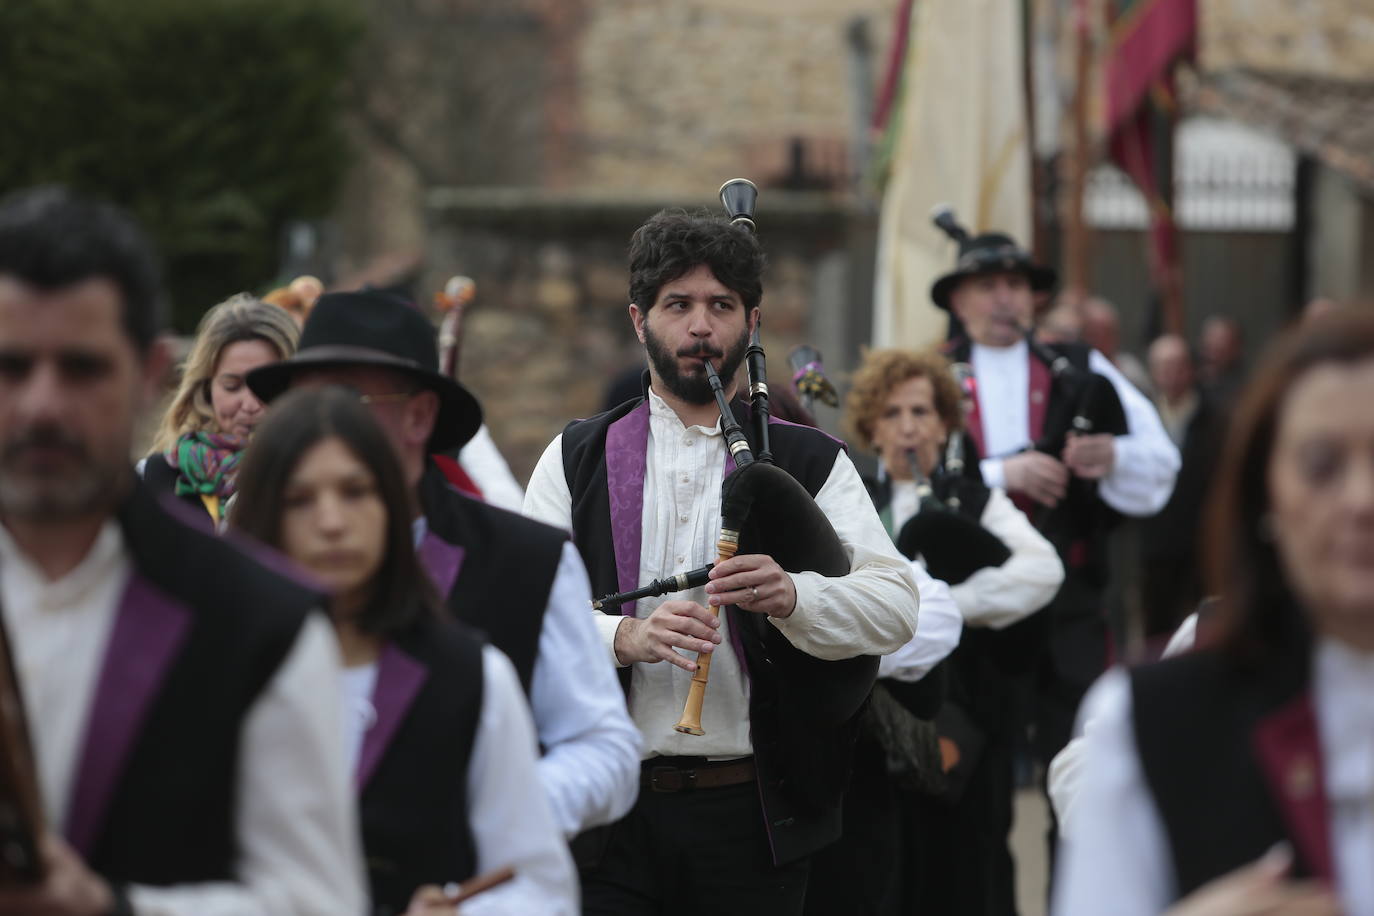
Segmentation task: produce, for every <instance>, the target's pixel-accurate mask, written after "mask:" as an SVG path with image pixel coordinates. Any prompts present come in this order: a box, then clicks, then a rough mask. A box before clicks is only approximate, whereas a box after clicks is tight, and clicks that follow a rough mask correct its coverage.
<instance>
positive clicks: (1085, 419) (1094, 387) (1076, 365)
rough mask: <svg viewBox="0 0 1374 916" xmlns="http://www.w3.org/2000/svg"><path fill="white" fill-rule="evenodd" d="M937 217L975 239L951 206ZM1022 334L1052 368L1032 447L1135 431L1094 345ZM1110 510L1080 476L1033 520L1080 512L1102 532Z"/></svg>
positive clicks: (946, 228) (1082, 525)
mask: <svg viewBox="0 0 1374 916" xmlns="http://www.w3.org/2000/svg"><path fill="white" fill-rule="evenodd" d="M931 221H932V222H933V223H934V224H935V226H936V227H938V228H939V229H940V230H941V231H943V232H944V233H945V234H946V235H947V236H949V237H950V238H951V239H953V240H954V241H955V242H956V243H957V244H959V245H960V247H961V248H962V247H963V246H964V245H965V244H966V243H967V242H969V241H970V236H969V233H968V231H967V230H966V229H965V228H964V227H963V226H961V225H960V224H959V222H958V220H957V219H956V218H955V215H954V212H953V211H952V210H951V209H950V208H949V207H947V206H944V205H941V206H939V207H936V208H935V210H934V211H933V212H932V214H931ZM990 257H992V258H993V260H992V261H990V262H988V263H987V264H983V265H975V268H978V269H986V270H1005V269H1014V267H1013V268H1008V267H1007V265H1006V259H1007V258H1008V254H1007V252H1001V251H998V252H993V253H992V255H990ZM1010 257H1011V260H1012V262H1013V264H1017V263H1021V264H1025V263H1029V257H1030V256H1029V255H1028V254H1026V253H1025V252H1022V251H1020V250H1019V249H1016V250H1013V251H1012V252H1011V254H1010ZM1021 333H1022V336H1023V337H1024V339H1025V341H1026V346H1027V348H1028V349H1029V351H1030V354H1031V357H1032V358H1033V359H1035V360H1037V361H1039V362H1040V363H1042V364H1043V365H1044V366H1045V367H1046V368H1047V369H1048V370H1049V373H1050V380H1051V381H1050V385H1051V387H1050V392H1049V398H1048V403H1047V405H1046V410H1045V416H1044V421H1043V423H1042V425H1041V431H1040V435H1039V437H1038V438H1037V439H1036V440H1035V441H1034V442H1033V443H1032V444H1031V446H1030V448H1031V449H1033V450H1035V451H1038V452H1043V453H1045V454H1047V455H1050V456H1052V457H1054V458H1055V459H1056V460H1058V459H1060V457H1061V455H1062V453H1063V451H1064V447H1065V445H1066V444H1067V442H1068V441H1069V439H1070V437H1072V436H1076V435H1082V436H1086V435H1094V434H1099V433H1104V434H1108V435H1113V436H1120V435H1125V434H1126V433H1127V432H1129V431H1130V427H1129V425H1128V424H1127V422H1126V411H1125V408H1123V407H1122V405H1121V398H1120V397H1119V396H1118V395H1117V393H1116V389H1115V388H1114V387H1112V383H1111V382H1110V381H1109V380H1108V379H1106V378H1105V377H1103V376H1101V375H1099V374H1097V373H1096V372H1093V371H1092V370H1091V369H1089V368H1088V358H1089V353H1090V350H1089V349H1088V348H1087V347H1084V346H1082V345H1055V346H1052V345H1050V344H1047V343H1045V342H1044V341H1042V340H1040V339H1039V338H1037V337H1036V336H1035V329H1034V328H1033V327H1026V328H1022V329H1021ZM971 374H972V373H971V371H970V372H969V373H968V376H969V377H968V378H965V379H961V382H962V383H963V384H964V385H967V384H970V383H971V382H970V378H971ZM1110 515H1111V513H1110V511H1109V510H1106V509H1105V507H1104V506H1103V505H1102V503H1101V500H1099V499H1097V481H1096V480H1087V479H1083V478H1080V477H1077V476H1074V477H1071V478H1070V481H1069V488H1068V493H1067V494H1066V496H1065V498H1064V499H1062V500H1060V501H1059V503H1058V504H1057V505H1056V506H1055V507H1054V508H1050V507H1046V506H1041V507H1039V508H1038V509H1037V510H1036V512H1035V516H1034V517H1033V519H1032V521H1034V522H1035V525H1036V527H1037V528H1039V529H1041V530H1042V531H1046V530H1049V529H1053V528H1058V527H1060V525H1061V519H1063V518H1065V517H1073V516H1076V517H1078V519H1079V520H1080V522H1075V523H1074V524H1073V525H1071V527H1075V528H1079V529H1093V530H1094V531H1097V532H1101V530H1102V526H1103V525H1104V524H1106V523H1108V522H1109V521H1110V519H1109V518H1108V516H1110ZM1083 520H1087V521H1086V522H1083ZM1079 533H1080V534H1082V533H1083V531H1081V530H1080V532H1079ZM1060 546H1062V545H1060Z"/></svg>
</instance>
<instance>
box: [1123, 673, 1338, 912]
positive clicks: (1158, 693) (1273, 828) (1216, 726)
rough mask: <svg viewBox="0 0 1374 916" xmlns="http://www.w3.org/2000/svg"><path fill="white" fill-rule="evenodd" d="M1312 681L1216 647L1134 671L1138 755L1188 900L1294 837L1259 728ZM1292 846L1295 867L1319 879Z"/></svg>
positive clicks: (1298, 848) (1295, 845)
mask: <svg viewBox="0 0 1374 916" xmlns="http://www.w3.org/2000/svg"><path fill="white" fill-rule="evenodd" d="M1295 655H1296V653H1295ZM1305 683H1306V675H1305V672H1304V671H1303V670H1302V667H1301V666H1298V665H1290V666H1287V667H1286V668H1283V669H1276V668H1273V667H1267V668H1265V669H1262V670H1253V669H1246V668H1243V667H1241V666H1239V665H1238V664H1237V663H1236V662H1234V661H1233V660H1231V659H1230V658H1228V657H1227V656H1224V655H1222V654H1220V653H1218V652H1216V651H1214V650H1199V651H1197V652H1192V653H1188V654H1185V655H1181V656H1178V657H1177V658H1171V659H1166V660H1164V661H1162V662H1159V663H1157V664H1153V665H1146V666H1144V667H1141V668H1137V669H1135V670H1134V671H1132V672H1131V699H1132V706H1133V714H1134V727H1135V738H1136V748H1137V753H1138V754H1139V756H1140V763H1141V769H1142V770H1143V772H1144V776H1145V781H1146V783H1147V784H1148V785H1149V787H1150V792H1151V793H1152V794H1153V796H1154V800H1155V805H1156V807H1157V808H1158V809H1159V813H1160V816H1161V818H1162V819H1163V821H1164V827H1165V831H1166V833H1167V834H1168V838H1169V848H1170V852H1171V854H1172V857H1173V866H1174V874H1175V877H1176V879H1177V884H1178V893H1179V896H1180V897H1182V896H1184V895H1186V894H1188V893H1190V892H1191V891H1193V890H1196V889H1197V888H1199V887H1201V886H1202V885H1203V884H1205V883H1207V882H1208V881H1210V880H1212V879H1213V878H1217V877H1220V876H1221V875H1224V874H1226V873H1227V872H1230V871H1232V870H1233V869H1236V868H1239V867H1240V866H1242V865H1246V864H1249V863H1250V862H1253V861H1254V860H1255V859H1258V858H1259V857H1260V856H1262V855H1263V854H1264V853H1265V852H1266V851H1267V850H1268V849H1269V848H1270V847H1271V846H1273V845H1274V844H1275V843H1277V842H1279V841H1280V840H1290V841H1291V840H1292V837H1290V835H1289V832H1288V830H1287V828H1286V827H1285V825H1284V819H1283V817H1282V815H1281V814H1280V811H1279V809H1278V807H1277V806H1276V804H1275V802H1274V797H1273V795H1272V793H1271V792H1270V789H1269V786H1268V783H1267V782H1266V780H1265V777H1264V773H1263V771H1262V770H1261V767H1260V764H1259V762H1258V759H1257V757H1256V753H1255V729H1256V727H1257V725H1259V723H1260V722H1261V720H1263V719H1264V718H1265V717H1266V716H1268V715H1269V714H1271V713H1272V712H1274V711H1275V710H1276V709H1278V708H1280V707H1282V706H1283V705H1284V704H1285V703H1286V702H1288V701H1291V700H1292V699H1293V698H1294V697H1295V696H1297V695H1299V694H1301V692H1302V690H1303V687H1304V686H1305ZM1292 845H1293V848H1294V850H1295V852H1296V853H1297V854H1296V855H1295V859H1294V867H1295V872H1296V873H1297V874H1298V875H1300V876H1306V875H1310V874H1311V873H1312V872H1311V866H1310V863H1308V862H1306V861H1305V860H1304V858H1303V856H1302V854H1301V852H1302V849H1301V846H1300V845H1299V844H1298V843H1296V842H1293V843H1292Z"/></svg>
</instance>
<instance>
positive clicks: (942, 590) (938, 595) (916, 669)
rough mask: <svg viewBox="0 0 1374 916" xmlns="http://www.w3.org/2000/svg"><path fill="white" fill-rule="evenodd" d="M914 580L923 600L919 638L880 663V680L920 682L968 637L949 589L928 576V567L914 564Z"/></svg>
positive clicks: (913, 562) (917, 636)
mask: <svg viewBox="0 0 1374 916" xmlns="http://www.w3.org/2000/svg"><path fill="white" fill-rule="evenodd" d="M911 576H912V578H913V579H915V580H916V591H917V594H919V595H920V597H921V613H920V615H919V616H917V618H916V635H915V636H913V637H912V638H911V641H910V642H908V643H907V644H906V645H904V646H902V647H901V648H900V649H898V650H897V651H896V652H890V653H888V654H887V655H884V656H883V657H882V658H880V659H878V677H890V678H892V679H893V680H897V681H906V682H908V683H911V682H914V681H919V680H920V679H921V678H923V677H925V676H926V675H927V674H929V673H930V669H932V668H934V667H935V666H936V665H938V664H940V662H942V661H944V660H945V658H947V657H948V656H949V653H951V652H953V651H954V650H955V649H956V648H958V646H959V637H960V636H962V635H963V633H964V618H963V615H962V614H960V613H959V605H957V604H955V602H954V596H953V595H951V594H950V591H949V585H948V584H947V583H946V582H944V580H942V579H936V578H934V577H932V576H931V575H930V573H928V572H926V568H925V566H923V565H921V563H919V562H917V561H915V560H913V561H911Z"/></svg>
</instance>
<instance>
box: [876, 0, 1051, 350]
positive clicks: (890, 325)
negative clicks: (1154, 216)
mask: <svg viewBox="0 0 1374 916" xmlns="http://www.w3.org/2000/svg"><path fill="white" fill-rule="evenodd" d="M912 16H913V19H914V21H913V22H912V23H911V30H912V37H911V44H910V46H909V49H908V51H907V60H906V67H905V75H904V89H903V92H904V96H903V99H902V102H901V112H900V122H899V126H898V130H899V135H898V138H897V145H896V150H895V154H894V156H893V161H892V173H891V176H890V177H889V178H888V183H887V189H886V191H885V193H884V195H883V206H882V215H881V218H880V222H879V230H878V265H877V277H876V283H875V290H874V310H873V345H874V346H875V347H921V346H925V345H927V344H930V343H934V342H938V341H940V340H943V339H944V335H945V331H946V327H947V323H948V322H947V319H946V314H945V312H943V311H942V310H940V309H939V308H937V307H936V306H935V304H934V303H933V302H932V301H931V299H930V285H931V283H933V282H934V281H935V278H936V277H938V276H940V275H941V274H943V273H946V272H948V271H949V270H950V269H951V268H952V267H953V265H954V259H955V246H954V243H953V242H951V241H950V240H949V238H948V237H947V236H946V235H945V234H944V233H943V232H941V231H940V230H939V229H937V228H936V227H935V226H933V225H932V224H931V222H930V211H931V208H932V207H934V206H935V205H936V204H941V203H947V204H950V205H951V206H953V208H954V212H955V213H956V214H957V215H958V218H959V221H960V222H962V223H963V224H964V225H965V226H966V227H967V228H968V229H969V231H970V232H974V233H977V232H984V231H990V230H999V231H1002V232H1005V233H1007V234H1009V235H1011V236H1012V237H1013V238H1014V239H1016V241H1017V242H1018V243H1020V244H1021V245H1023V246H1026V247H1029V246H1030V244H1031V237H1030V236H1031V179H1030V133H1029V130H1028V127H1027V117H1026V93H1025V72H1024V68H1023V66H1022V61H1023V59H1024V53H1023V51H1022V40H1021V2H1020V0H920V2H917V3H916V4H914V9H913V12H912Z"/></svg>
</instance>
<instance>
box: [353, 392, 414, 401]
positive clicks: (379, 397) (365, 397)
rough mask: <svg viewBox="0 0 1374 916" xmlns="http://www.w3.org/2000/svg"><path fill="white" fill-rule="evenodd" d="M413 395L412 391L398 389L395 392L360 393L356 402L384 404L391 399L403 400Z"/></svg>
mask: <svg viewBox="0 0 1374 916" xmlns="http://www.w3.org/2000/svg"><path fill="white" fill-rule="evenodd" d="M413 397H415V392H414V391H398V392H396V393H395V394H360V395H358V403H360V404H386V403H389V402H391V401H404V400H406V399H408V398H413Z"/></svg>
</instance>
